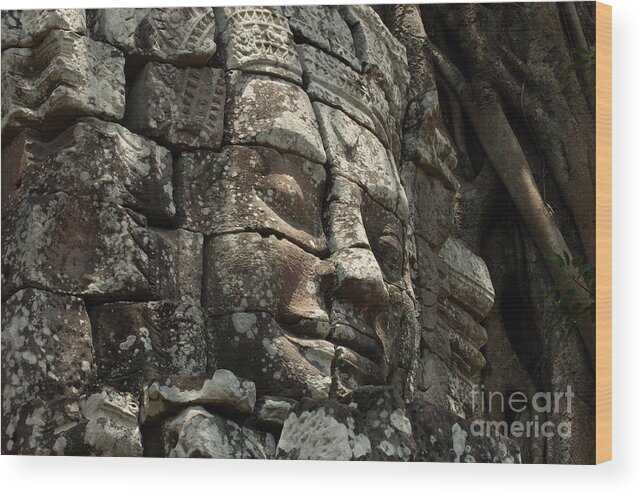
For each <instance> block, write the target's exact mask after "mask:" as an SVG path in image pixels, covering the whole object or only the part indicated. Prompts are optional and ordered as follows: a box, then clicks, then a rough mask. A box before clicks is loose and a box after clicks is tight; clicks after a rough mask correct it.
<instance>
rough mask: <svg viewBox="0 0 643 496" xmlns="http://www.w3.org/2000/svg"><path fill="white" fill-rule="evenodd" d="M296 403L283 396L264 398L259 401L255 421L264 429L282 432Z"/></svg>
mask: <svg viewBox="0 0 643 496" xmlns="http://www.w3.org/2000/svg"><path fill="white" fill-rule="evenodd" d="M295 403H296V401H295V400H293V399H291V398H285V397H283V396H262V397H261V398H260V399H259V401H257V405H256V407H255V413H254V418H253V421H254V423H255V424H256V425H257V426H259V427H260V428H263V429H268V430H277V431H278V430H281V428H282V427H283V425H284V421H285V420H286V418H287V417H288V412H289V411H290V408H291V407H292V406H293V405H294V404H295Z"/></svg>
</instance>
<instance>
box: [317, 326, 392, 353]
mask: <svg viewBox="0 0 643 496" xmlns="http://www.w3.org/2000/svg"><path fill="white" fill-rule="evenodd" d="M327 340H328V341H330V342H331V343H333V344H336V345H340V346H344V347H346V348H348V349H350V350H351V351H353V352H355V353H358V354H359V355H361V356H362V357H364V358H366V359H368V360H370V361H372V362H374V363H378V362H380V361H381V359H382V357H383V354H384V348H383V346H382V343H381V341H380V339H379V338H378V337H377V335H376V334H375V333H374V332H373V333H370V332H368V331H366V332H364V331H362V330H360V329H359V328H357V327H356V326H354V325H351V324H349V323H346V322H336V323H333V324H331V331H330V333H329V335H328V337H327Z"/></svg>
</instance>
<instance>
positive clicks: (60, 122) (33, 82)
mask: <svg viewBox="0 0 643 496" xmlns="http://www.w3.org/2000/svg"><path fill="white" fill-rule="evenodd" d="M124 66H125V59H124V58H123V55H122V53H121V52H119V51H118V50H117V49H115V48H114V47H112V46H110V45H107V44H105V43H100V42H98V41H93V40H91V39H89V38H86V37H84V36H80V35H78V34H76V33H73V32H71V31H62V30H58V29H56V30H53V31H50V32H49V34H48V35H47V36H46V37H45V38H44V39H43V40H42V42H41V43H40V44H39V45H38V46H36V47H33V48H8V49H7V50H4V51H3V52H2V134H3V135H4V136H5V137H6V136H11V135H13V134H16V133H17V132H19V131H20V130H22V129H23V128H25V127H33V128H37V129H41V130H44V131H47V132H55V131H60V130H62V129H64V128H65V127H67V125H68V124H69V123H70V122H71V121H72V120H73V119H77V118H79V117H99V118H101V119H105V120H118V119H121V118H122V117H123V112H124V110H125V72H124Z"/></svg>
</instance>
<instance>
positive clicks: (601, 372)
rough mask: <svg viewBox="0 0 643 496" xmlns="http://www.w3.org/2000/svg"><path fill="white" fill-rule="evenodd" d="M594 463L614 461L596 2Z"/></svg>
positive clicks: (608, 15)
mask: <svg viewBox="0 0 643 496" xmlns="http://www.w3.org/2000/svg"><path fill="white" fill-rule="evenodd" d="M596 260H597V263H596V288H597V297H596V463H602V462H606V461H608V460H611V459H612V7H611V6H610V5H606V4H603V3H598V2H596Z"/></svg>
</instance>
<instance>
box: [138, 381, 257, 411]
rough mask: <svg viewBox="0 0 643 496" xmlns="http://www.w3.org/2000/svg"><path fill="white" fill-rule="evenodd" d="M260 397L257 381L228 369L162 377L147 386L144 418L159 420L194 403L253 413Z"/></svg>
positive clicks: (220, 409) (222, 409)
mask: <svg viewBox="0 0 643 496" xmlns="http://www.w3.org/2000/svg"><path fill="white" fill-rule="evenodd" d="M256 400H257V393H256V389H255V385H254V383H253V382H252V381H246V380H244V379H239V378H238V377H237V376H236V375H234V374H233V373H232V372H230V371H229V370H225V369H218V370H216V371H215V372H214V374H213V375H212V376H205V375H202V376H199V377H184V376H168V377H161V378H159V379H157V380H156V381H154V382H152V383H151V384H150V385H149V386H147V387H146V388H145V389H144V390H143V399H142V405H141V422H142V423H149V422H158V421H160V420H162V419H164V418H167V417H169V416H170V415H172V414H173V413H177V412H179V411H180V410H182V409H183V408H185V407H187V406H191V405H200V406H205V407H208V408H212V409H215V410H219V411H221V412H224V413H228V414H233V415H249V414H251V413H252V411H253V410H254V407H255V402H256Z"/></svg>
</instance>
